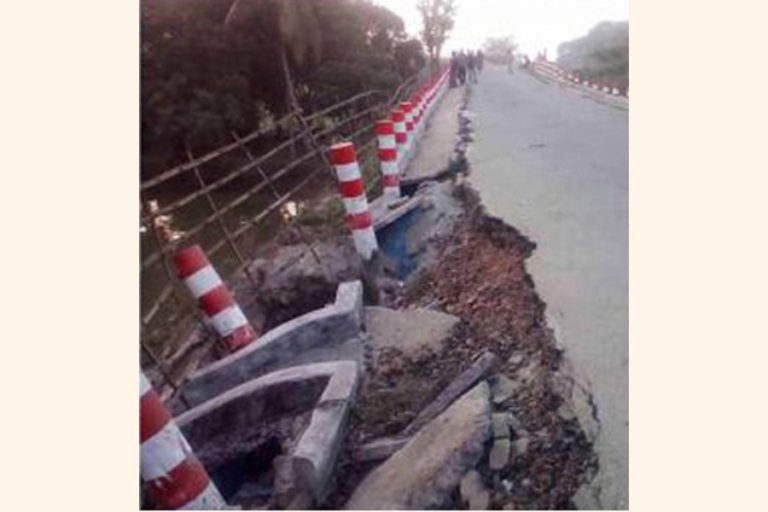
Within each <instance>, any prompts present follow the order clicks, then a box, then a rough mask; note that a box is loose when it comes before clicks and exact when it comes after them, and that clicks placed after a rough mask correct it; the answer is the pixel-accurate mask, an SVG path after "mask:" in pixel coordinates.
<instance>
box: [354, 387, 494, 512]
mask: <svg viewBox="0 0 768 512" xmlns="http://www.w3.org/2000/svg"><path fill="white" fill-rule="evenodd" d="M489 433H490V403H489V391H488V385H487V384H486V383H484V382H483V383H480V384H478V385H477V386H476V387H474V388H472V390H471V391H469V392H468V393H467V394H466V395H464V396H463V397H462V398H461V399H459V400H457V401H456V402H455V403H454V404H453V405H452V406H451V407H449V408H448V409H447V410H445V411H444V412H443V413H442V414H440V415H439V416H438V417H437V418H435V419H434V420H433V421H432V422H431V423H429V424H428V425H427V426H425V427H424V428H423V429H422V430H420V431H419V433H418V434H416V435H415V436H414V437H413V439H411V441H410V442H408V444H406V445H405V446H404V447H403V448H402V449H400V450H399V451H398V452H396V453H395V454H394V455H392V456H391V457H390V458H389V459H387V461H386V462H384V463H383V464H382V465H381V466H379V467H378V468H376V469H375V470H374V471H373V472H371V473H370V474H369V475H368V476H367V477H366V478H365V479H364V480H363V482H362V483H361V484H360V485H359V486H358V487H357V489H356V490H355V492H354V494H353V495H352V497H351V498H350V500H349V501H348V502H347V504H346V506H345V508H347V509H366V510H370V509H425V508H440V507H441V506H444V505H445V504H446V503H447V502H448V501H449V495H450V494H451V493H452V492H453V491H454V490H455V489H456V487H457V486H458V485H459V483H460V481H461V478H462V477H463V476H464V474H465V473H466V471H467V470H469V469H471V468H473V467H474V466H475V465H476V464H477V462H478V461H479V459H480V457H482V455H483V453H484V451H485V449H484V444H485V441H486V439H487V438H488V434H489Z"/></svg>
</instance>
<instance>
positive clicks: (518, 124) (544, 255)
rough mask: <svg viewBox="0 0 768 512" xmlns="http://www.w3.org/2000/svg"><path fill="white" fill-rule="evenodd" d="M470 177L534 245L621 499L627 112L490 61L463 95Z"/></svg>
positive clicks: (604, 492)
mask: <svg viewBox="0 0 768 512" xmlns="http://www.w3.org/2000/svg"><path fill="white" fill-rule="evenodd" d="M469 109H470V111H471V112H473V113H474V114H475V118H474V121H473V127H474V128H475V130H476V133H475V135H476V142H475V143H474V144H473V145H472V147H471V153H470V163H471V165H472V175H471V180H472V182H473V184H474V185H475V187H477V189H478V190H479V191H480V194H481V196H482V198H483V202H484V203H485V205H486V207H487V208H488V210H489V213H491V214H492V215H496V216H499V217H501V218H503V219H504V220H505V221H506V222H507V223H509V224H512V225H514V226H516V227H517V228H518V229H520V230H521V231H522V232H523V233H524V234H526V235H527V236H529V237H530V238H532V239H533V240H534V241H536V243H537V244H538V249H537V250H536V251H535V253H534V255H533V256H532V257H531V259H530V260H529V267H528V268H529V271H530V272H531V274H532V275H533V278H534V281H535V283H536V287H537V289H538V290H539V293H540V295H541V297H542V299H543V300H544V301H545V302H546V303H547V310H548V311H547V312H548V316H549V321H550V325H551V326H553V327H554V328H555V332H556V334H557V337H558V339H559V340H560V341H561V342H562V343H563V344H564V345H565V346H566V351H567V353H568V354H569V356H570V358H571V360H572V361H573V364H574V366H575V367H576V368H577V370H579V371H580V372H581V373H582V374H584V375H586V376H587V378H588V379H589V381H590V384H591V388H592V392H593V396H594V398H595V401H596V404H597V407H598V416H599V420H600V423H601V430H600V436H599V438H598V440H597V443H596V448H597V451H598V456H599V458H600V472H599V474H598V476H597V478H596V479H595V481H594V484H593V490H594V492H595V494H596V495H597V496H598V497H599V502H598V504H597V505H598V506H601V507H603V508H620V509H624V508H627V507H628V492H627V485H628V471H627V459H628V403H627V401H628V347H627V345H628V343H627V339H628V338H627V293H628V277H627V264H628V253H627V250H628V235H627V231H628V218H627V182H628V176H627V167H628V126H627V120H628V112H627V111H626V110H619V109H617V108H615V107H611V106H607V105H604V104H601V103H598V102H596V101H595V100H593V99H589V98H585V97H582V96H581V95H580V94H578V93H576V92H575V91H574V90H570V89H569V90H565V89H561V88H560V87H558V86H555V85H550V84H543V83H541V82H540V81H538V80H537V79H535V78H533V77H532V76H530V75H528V74H525V73H523V72H516V73H515V74H514V75H510V74H508V73H507V72H506V71H505V70H503V69H502V68H494V67H490V66H489V67H488V68H487V69H485V70H484V71H483V74H482V76H481V77H480V83H479V84H477V85H476V86H475V87H474V89H473V91H472V95H471V99H470V102H469Z"/></svg>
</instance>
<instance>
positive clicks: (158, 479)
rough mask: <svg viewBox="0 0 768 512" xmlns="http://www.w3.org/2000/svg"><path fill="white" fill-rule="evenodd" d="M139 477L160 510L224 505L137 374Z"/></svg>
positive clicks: (187, 444) (208, 508)
mask: <svg viewBox="0 0 768 512" xmlns="http://www.w3.org/2000/svg"><path fill="white" fill-rule="evenodd" d="M139 389H140V397H141V399H140V413H139V425H140V427H139V431H140V441H141V452H140V459H141V478H142V480H143V481H144V485H145V486H146V487H145V488H146V491H147V497H148V498H149V500H150V501H151V502H152V505H153V506H154V507H155V508H157V509H163V510H178V509H182V510H216V509H222V508H224V507H226V505H227V504H226V503H225V502H224V498H222V497H221V494H220V493H219V490H218V489H217V488H216V485H215V484H214V483H213V482H212V481H211V479H210V477H209V476H208V473H207V472H206V471H205V468H204V467H203V465H202V464H201V463H200V461H199V460H198V459H197V457H195V454H194V453H193V452H192V448H191V447H190V446H189V443H187V440H186V439H185V438H184V434H182V433H181V430H179V427H178V426H176V423H175V422H174V421H173V418H172V417H171V413H170V412H168V409H166V407H165V406H164V405H163V403H162V401H161V400H160V396H158V394H157V392H156V391H155V390H154V389H152V384H150V382H149V380H148V379H147V378H146V377H145V376H144V372H141V375H140V388H139Z"/></svg>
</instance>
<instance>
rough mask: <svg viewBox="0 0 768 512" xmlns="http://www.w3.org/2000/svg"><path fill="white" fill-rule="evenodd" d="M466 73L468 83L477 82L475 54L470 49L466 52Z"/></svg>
mask: <svg viewBox="0 0 768 512" xmlns="http://www.w3.org/2000/svg"><path fill="white" fill-rule="evenodd" d="M467 73H468V75H469V83H471V84H476V83H477V56H476V55H475V53H474V52H473V51H472V50H470V51H469V53H468V54H467Z"/></svg>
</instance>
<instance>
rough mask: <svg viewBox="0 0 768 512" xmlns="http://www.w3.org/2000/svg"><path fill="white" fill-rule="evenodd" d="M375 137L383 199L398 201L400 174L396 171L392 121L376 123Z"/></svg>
mask: <svg viewBox="0 0 768 512" xmlns="http://www.w3.org/2000/svg"><path fill="white" fill-rule="evenodd" d="M376 136H377V137H378V142H379V151H378V155H379V164H380V165H381V178H382V183H383V185H384V186H383V188H384V198H385V201H386V202H387V203H392V202H394V201H396V200H398V199H400V173H399V172H398V170H397V143H396V142H395V126H394V123H392V121H390V120H387V119H384V120H382V121H378V122H377V123H376Z"/></svg>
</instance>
